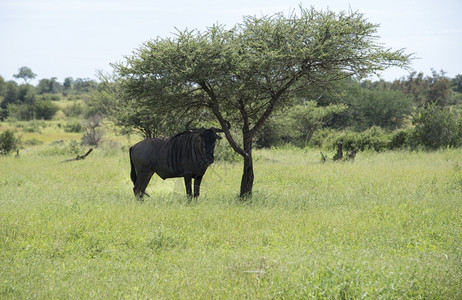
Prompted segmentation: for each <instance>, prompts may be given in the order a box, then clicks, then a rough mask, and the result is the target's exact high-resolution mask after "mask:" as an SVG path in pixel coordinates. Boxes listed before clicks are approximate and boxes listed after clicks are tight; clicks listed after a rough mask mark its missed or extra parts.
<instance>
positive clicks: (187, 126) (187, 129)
mask: <svg viewBox="0 0 462 300" xmlns="http://www.w3.org/2000/svg"><path fill="white" fill-rule="evenodd" d="M191 122H192V120H191V121H189V122H188V123H186V126H185V128H186V131H189V125H191Z"/></svg>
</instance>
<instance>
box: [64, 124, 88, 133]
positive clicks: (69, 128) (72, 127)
mask: <svg viewBox="0 0 462 300" xmlns="http://www.w3.org/2000/svg"><path fill="white" fill-rule="evenodd" d="M64 131H65V132H77V133H78V132H83V131H84V128H83V125H82V123H81V122H79V121H74V122H68V123H66V124H65V125H64Z"/></svg>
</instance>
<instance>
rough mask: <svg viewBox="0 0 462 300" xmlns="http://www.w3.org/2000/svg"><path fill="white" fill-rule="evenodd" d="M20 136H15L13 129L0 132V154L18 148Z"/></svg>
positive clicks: (5, 153)
mask: <svg viewBox="0 0 462 300" xmlns="http://www.w3.org/2000/svg"><path fill="white" fill-rule="evenodd" d="M20 142H21V139H20V138H17V137H15V135H14V133H13V131H11V130H6V131H4V132H2V133H1V134H0V155H7V154H9V153H10V152H12V151H15V150H18V149H19V144H20Z"/></svg>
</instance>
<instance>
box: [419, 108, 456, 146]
mask: <svg viewBox="0 0 462 300" xmlns="http://www.w3.org/2000/svg"><path fill="white" fill-rule="evenodd" d="M412 123H413V124H414V126H415V128H414V131H413V133H412V136H411V143H412V146H413V147H416V146H419V145H422V146H424V147H425V148H428V149H433V150H435V149H438V148H442V147H454V146H455V147H457V146H461V145H462V120H461V118H460V117H457V116H455V115H454V114H452V113H451V112H450V111H446V110H444V109H442V108H440V107H439V106H437V105H436V104H432V105H428V106H427V107H425V108H423V109H421V110H420V112H419V113H418V114H417V115H416V116H414V120H413V122H412Z"/></svg>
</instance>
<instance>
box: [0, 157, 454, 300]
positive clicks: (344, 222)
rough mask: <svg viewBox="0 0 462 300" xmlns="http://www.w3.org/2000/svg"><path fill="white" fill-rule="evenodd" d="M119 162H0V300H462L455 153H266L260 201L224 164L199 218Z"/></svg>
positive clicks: (166, 187) (160, 185)
mask: <svg viewBox="0 0 462 300" xmlns="http://www.w3.org/2000/svg"><path fill="white" fill-rule="evenodd" d="M125 152H126V151H125ZM125 152H122V151H114V150H113V151H106V150H101V149H97V150H95V151H94V153H92V154H91V155H90V156H88V157H87V158H86V159H85V160H83V161H75V162H69V163H60V161H62V160H64V159H66V158H69V157H70V156H69V155H67V156H66V155H60V154H59V153H58V152H57V153H52V152H47V151H30V152H28V153H26V154H24V155H21V157H20V158H19V159H16V158H14V157H1V158H0V166H1V171H0V298H27V299H30V298H37V299H50V298H51V299H53V298H91V299H98V298H154V299H159V298H180V299H181V298H183V299H190V298H193V299H198V298H200V299H202V298H206V299H207V298H213V299H216V298H226V299H242V298H258V299H265V298H289V299H290V298H334V299H337V298H370V299H377V298H387V299H395V298H443V299H444V298H446V299H459V298H462V288H461V286H460V282H462V246H461V245H462V218H461V215H462V197H461V195H462V159H461V157H462V151H461V150H445V151H439V152H432V153H426V152H384V153H379V154H377V153H372V152H371V153H369V152H365V153H360V154H358V156H357V157H356V160H355V161H354V162H345V163H342V162H335V163H334V162H328V163H326V164H322V163H321V162H320V155H319V153H318V152H317V151H302V150H295V149H282V150H277V149H273V150H259V151H256V153H255V159H256V161H255V175H256V180H255V188H254V196H253V198H252V200H251V201H246V202H241V201H240V200H239V199H238V198H237V195H238V189H239V183H240V176H241V164H239V163H236V164H228V163H220V162H218V163H215V164H213V165H212V166H211V167H210V169H209V170H208V171H207V173H206V175H205V176H204V180H203V186H202V194H201V196H200V197H199V198H198V199H197V200H196V201H193V202H192V203H190V204H188V203H187V202H186V197H185V195H184V187H183V181H182V180H181V179H172V180H167V181H162V180H161V179H159V178H158V177H155V178H153V180H152V181H151V184H150V185H149V187H148V190H147V192H148V193H150V194H151V196H152V198H146V199H145V201H144V202H139V201H137V200H136V199H135V198H134V197H133V195H132V191H131V188H132V183H131V182H130V179H129V161H128V157H127V153H125Z"/></svg>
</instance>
